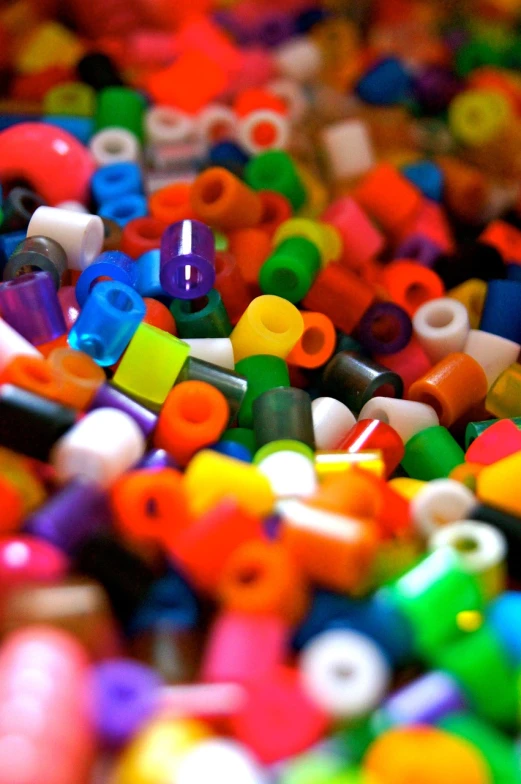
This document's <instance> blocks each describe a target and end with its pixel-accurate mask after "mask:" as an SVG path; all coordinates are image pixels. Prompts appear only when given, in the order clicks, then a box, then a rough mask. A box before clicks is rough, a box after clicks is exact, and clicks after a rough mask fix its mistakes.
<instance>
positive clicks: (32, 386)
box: [0, 354, 103, 400]
mask: <svg viewBox="0 0 521 784" xmlns="http://www.w3.org/2000/svg"><path fill="white" fill-rule="evenodd" d="M102 372H103V371H102ZM0 384H14V386H16V387H20V388H21V389H26V390H27V391H28V392H34V393H35V394H36V395H41V397H46V398H48V399H49V400H58V399H59V392H60V389H59V384H58V380H57V378H56V374H55V373H54V371H53V369H52V367H51V366H50V365H49V363H48V362H47V360H46V359H44V358H43V357H33V356H29V355H25V354H20V355H19V356H17V357H15V358H14V359H12V360H11V362H9V364H8V365H7V366H6V367H5V368H4V370H3V371H2V373H1V374H0Z"/></svg>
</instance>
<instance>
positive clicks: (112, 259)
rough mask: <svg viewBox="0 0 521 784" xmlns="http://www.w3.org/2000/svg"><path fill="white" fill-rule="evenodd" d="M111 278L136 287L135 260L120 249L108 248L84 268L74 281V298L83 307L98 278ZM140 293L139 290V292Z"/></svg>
mask: <svg viewBox="0 0 521 784" xmlns="http://www.w3.org/2000/svg"><path fill="white" fill-rule="evenodd" d="M102 277H104V278H111V279H112V280H117V281H119V282H120V283H125V285H126V286H130V287H131V288H133V289H135V288H137V286H136V284H137V278H138V271H137V267H136V262H135V261H134V259H131V258H130V256H127V254H126V253H123V252H122V251H120V250H108V251H105V253H102V254H101V255H100V256H98V258H97V259H95V261H93V262H92V264H90V265H89V266H88V267H87V269H84V270H83V272H82V273H81V275H80V277H79V278H78V282H77V283H76V299H77V300H78V305H79V306H80V308H81V307H83V305H84V304H85V301H86V299H87V297H88V296H89V294H90V292H91V290H92V288H93V286H94V284H95V283H96V281H97V280H98V278H102ZM140 293H141V292H140Z"/></svg>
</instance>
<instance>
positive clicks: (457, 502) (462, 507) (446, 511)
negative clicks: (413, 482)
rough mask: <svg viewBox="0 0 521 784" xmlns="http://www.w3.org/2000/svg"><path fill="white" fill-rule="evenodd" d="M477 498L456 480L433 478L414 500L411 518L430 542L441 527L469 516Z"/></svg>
mask: <svg viewBox="0 0 521 784" xmlns="http://www.w3.org/2000/svg"><path fill="white" fill-rule="evenodd" d="M475 505H476V497H475V495H474V493H472V491H471V490H469V488H468V487H466V486H465V485H463V484H461V482H456V481H455V480H454V479H433V480H432V482H428V483H427V484H425V485H424V486H423V487H422V489H421V490H419V491H418V492H417V493H416V495H415V496H414V498H413V499H412V501H411V507H410V509H411V517H412V520H413V523H414V527H415V529H416V531H417V532H418V533H419V534H420V536H423V537H424V538H425V539H428V538H429V537H430V536H431V535H432V534H433V533H434V532H435V531H436V530H437V529H438V528H441V527H442V526H445V525H447V524H448V523H453V522H454V521H455V520H463V519H464V518H466V517H467V515H468V514H469V512H470V510H471V509H472V507H473V506H475Z"/></svg>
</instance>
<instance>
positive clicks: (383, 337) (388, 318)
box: [358, 302, 412, 356]
mask: <svg viewBox="0 0 521 784" xmlns="http://www.w3.org/2000/svg"><path fill="white" fill-rule="evenodd" d="M411 335H412V324H411V320H410V318H409V316H408V314H407V313H406V312H405V311H404V310H403V308H400V307H399V306H398V305H395V304H393V303H392V302H379V303H378V304H376V305H371V307H369V308H368V309H367V310H366V312H365V313H364V315H363V316H362V318H361V320H360V323H359V324H358V336H359V339H360V342H361V343H362V345H363V346H364V347H365V348H366V350H367V351H371V353H373V354H379V355H381V356H383V355H386V354H396V353H397V352H398V351H401V350H402V349H403V348H405V347H406V346H407V345H408V343H409V341H410V339H411Z"/></svg>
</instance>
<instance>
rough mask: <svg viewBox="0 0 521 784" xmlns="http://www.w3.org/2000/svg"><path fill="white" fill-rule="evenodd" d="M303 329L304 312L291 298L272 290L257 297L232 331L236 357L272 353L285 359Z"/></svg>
mask: <svg viewBox="0 0 521 784" xmlns="http://www.w3.org/2000/svg"><path fill="white" fill-rule="evenodd" d="M303 331H304V320H303V318H302V315H301V314H300V312H299V311H298V310H297V308H296V307H295V306H294V305H293V304H292V303H291V302H287V300H284V299H282V298H281V297H276V296H273V295H270V294H265V295H264V296H261V297H256V298H255V299H254V300H252V302H250V304H249V305H248V307H247V309H246V310H245V312H244V313H243V315H242V316H241V318H240V319H239V321H238V322H237V325H236V326H235V328H234V330H233V332H232V334H231V335H230V339H231V341H232V345H233V352H234V356H235V361H236V362H239V360H241V359H244V358H245V357H250V356H252V354H272V355H273V356H277V357H281V358H282V359H284V358H285V357H287V355H288V354H289V352H290V351H291V349H292V348H293V347H294V346H295V344H296V343H297V341H298V340H299V338H300V337H301V336H302V333H303Z"/></svg>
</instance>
